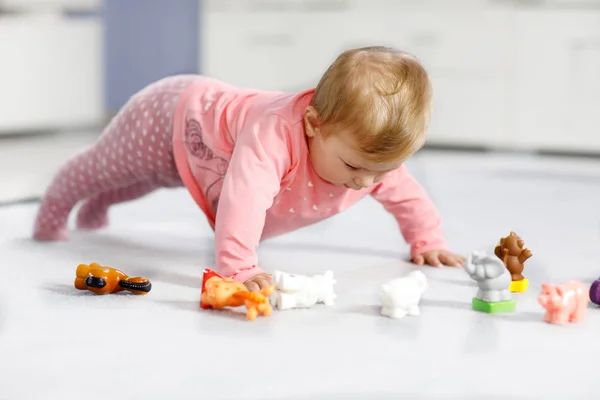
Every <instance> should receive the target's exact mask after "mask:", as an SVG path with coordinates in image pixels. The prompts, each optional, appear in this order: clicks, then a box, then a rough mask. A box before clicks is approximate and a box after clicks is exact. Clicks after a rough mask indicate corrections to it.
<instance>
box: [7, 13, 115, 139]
mask: <svg viewBox="0 0 600 400" xmlns="http://www.w3.org/2000/svg"><path fill="white" fill-rule="evenodd" d="M0 54H2V74H0V110H2V111H1V112H0V133H2V132H15V131H20V130H39V129H44V130H45V129H57V128H73V127H75V128H79V127H81V126H85V127H87V126H91V125H96V124H98V123H99V122H101V120H102V118H103V109H104V107H103V105H102V101H103V74H102V71H103V68H102V31H101V27H100V24H99V22H98V21H95V20H92V19H83V20H70V19H63V18H45V17H36V16H27V15H24V16H11V15H9V16H5V17H0Z"/></svg>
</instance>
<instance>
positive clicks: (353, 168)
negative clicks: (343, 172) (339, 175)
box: [344, 162, 358, 171]
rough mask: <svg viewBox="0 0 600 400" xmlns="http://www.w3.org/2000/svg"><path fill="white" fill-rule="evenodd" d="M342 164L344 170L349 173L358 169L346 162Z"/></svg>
mask: <svg viewBox="0 0 600 400" xmlns="http://www.w3.org/2000/svg"><path fill="white" fill-rule="evenodd" d="M344 164H346V168H348V169H349V170H351V171H358V168H356V167H353V166H352V165H350V164H348V163H346V162H345V163H344Z"/></svg>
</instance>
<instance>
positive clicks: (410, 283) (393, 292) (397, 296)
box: [381, 271, 429, 318]
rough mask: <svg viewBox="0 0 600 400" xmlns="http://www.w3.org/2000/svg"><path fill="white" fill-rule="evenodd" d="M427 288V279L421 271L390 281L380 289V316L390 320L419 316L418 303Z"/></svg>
mask: <svg viewBox="0 0 600 400" xmlns="http://www.w3.org/2000/svg"><path fill="white" fill-rule="evenodd" d="M428 287H429V285H428V283H427V278H426V277H425V274H423V273H422V272H421V271H412V272H411V273H409V274H408V275H407V276H405V277H402V278H396V279H394V280H391V281H390V282H388V283H386V284H385V285H383V286H382V288H381V303H382V308H381V314H382V315H384V316H386V317H390V318H402V317H404V316H406V315H412V316H416V315H419V314H420V310H419V302H420V301H421V296H422V295H423V293H424V292H425V290H427V289H428Z"/></svg>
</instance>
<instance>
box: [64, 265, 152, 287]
mask: <svg viewBox="0 0 600 400" xmlns="http://www.w3.org/2000/svg"><path fill="white" fill-rule="evenodd" d="M76 275H77V277H76V278H75V287H76V288H77V289H79V290H89V291H91V292H94V293H96V294H107V293H116V292H120V291H122V290H128V291H130V292H131V293H133V294H147V293H148V292H149V291H150V289H152V284H151V283H150V281H149V280H148V279H146V278H140V277H135V278H130V277H128V276H127V275H125V274H124V273H123V272H121V271H119V270H118V269H114V268H110V267H103V266H101V265H99V264H96V263H91V264H90V265H86V264H79V266H78V267H77V272H76Z"/></svg>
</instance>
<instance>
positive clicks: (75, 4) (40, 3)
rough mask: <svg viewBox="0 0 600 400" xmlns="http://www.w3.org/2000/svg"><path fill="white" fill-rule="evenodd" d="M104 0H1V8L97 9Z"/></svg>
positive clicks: (30, 9)
mask: <svg viewBox="0 0 600 400" xmlns="http://www.w3.org/2000/svg"><path fill="white" fill-rule="evenodd" d="M101 5H102V0H0V10H2V9H6V10H17V11H39V10H48V9H60V8H62V9H70V10H96V9H98V8H100V6H101Z"/></svg>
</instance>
